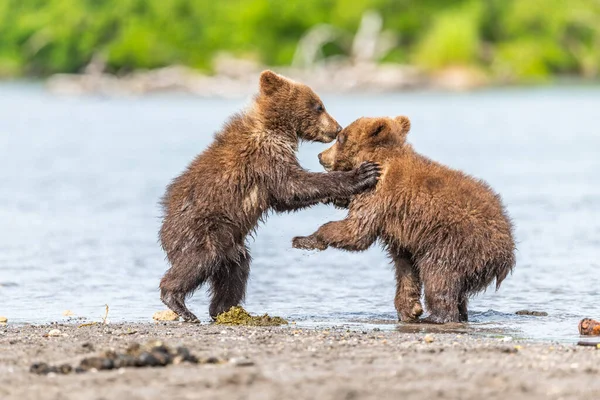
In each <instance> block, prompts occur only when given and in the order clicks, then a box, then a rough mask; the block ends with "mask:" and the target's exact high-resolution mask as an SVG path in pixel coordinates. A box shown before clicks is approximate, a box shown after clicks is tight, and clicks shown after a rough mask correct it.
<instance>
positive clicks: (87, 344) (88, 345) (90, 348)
mask: <svg viewBox="0 0 600 400" xmlns="http://www.w3.org/2000/svg"><path fill="white" fill-rule="evenodd" d="M81 347H83V348H84V349H86V350H87V351H94V345H93V344H91V343H90V342H85V343H84V344H82V345H81Z"/></svg>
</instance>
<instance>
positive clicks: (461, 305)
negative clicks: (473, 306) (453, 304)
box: [458, 293, 469, 322]
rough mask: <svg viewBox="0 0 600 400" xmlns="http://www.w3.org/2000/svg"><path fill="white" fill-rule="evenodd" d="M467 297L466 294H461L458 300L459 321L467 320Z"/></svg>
mask: <svg viewBox="0 0 600 400" xmlns="http://www.w3.org/2000/svg"><path fill="white" fill-rule="evenodd" d="M468 303H469V299H468V297H467V295H466V294H464V293H463V294H461V295H460V299H459V302H458V319H459V321H460V322H469V312H468V311H467V305H468Z"/></svg>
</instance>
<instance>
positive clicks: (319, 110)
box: [315, 104, 325, 113]
mask: <svg viewBox="0 0 600 400" xmlns="http://www.w3.org/2000/svg"><path fill="white" fill-rule="evenodd" d="M315 111H316V112H318V113H322V112H323V111H325V108H323V104H317V105H315Z"/></svg>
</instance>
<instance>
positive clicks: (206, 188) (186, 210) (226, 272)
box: [160, 71, 380, 321]
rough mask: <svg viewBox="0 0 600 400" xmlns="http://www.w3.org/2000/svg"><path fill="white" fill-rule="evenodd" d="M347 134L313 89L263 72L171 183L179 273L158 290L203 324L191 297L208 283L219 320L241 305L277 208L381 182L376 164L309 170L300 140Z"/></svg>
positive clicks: (171, 247)
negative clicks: (263, 227)
mask: <svg viewBox="0 0 600 400" xmlns="http://www.w3.org/2000/svg"><path fill="white" fill-rule="evenodd" d="M340 130H341V127H340V126H339V124H338V123H337V122H336V121H335V120H334V119H333V118H332V117H331V116H330V115H329V114H328V113H327V112H326V111H325V108H324V107H323V103H322V102H321V99H320V98H319V97H318V96H317V95H316V94H315V93H314V92H313V91H312V90H311V89H310V88H309V87H308V86H306V85H302V84H300V83H296V82H293V81H291V80H289V79H286V78H284V77H281V76H279V75H277V74H275V73H273V72H271V71H265V72H263V73H262V74H261V76H260V93H259V94H258V95H257V96H256V97H255V99H254V101H253V104H252V105H251V106H250V108H249V109H248V110H247V111H245V112H242V113H240V114H237V115H234V116H233V117H231V119H230V120H229V121H228V122H227V123H226V124H225V126H224V127H223V129H222V130H221V131H220V132H219V133H217V135H216V137H215V140H214V142H213V143H212V144H211V145H210V146H209V147H208V148H207V149H206V150H205V151H204V152H203V153H202V154H200V155H199V156H197V157H196V159H194V160H193V161H192V163H191V164H190V165H189V166H188V167H187V169H186V170H185V172H184V173H183V174H182V175H180V176H179V177H177V178H175V179H174V180H173V182H172V183H171V184H170V185H169V186H168V187H167V190H166V194H165V196H164V198H163V201H162V205H163V209H164V218H163V223H162V227H161V229H160V242H161V245H162V247H163V249H164V250H165V252H166V253H167V258H168V260H169V262H170V264H171V268H170V269H169V270H168V271H167V272H166V274H165V275H164V277H163V278H162V280H161V282H160V291H161V300H162V301H163V302H164V303H165V304H166V305H167V306H168V307H169V308H170V309H171V310H173V311H175V312H176V313H177V314H179V315H180V316H181V317H183V319H184V320H186V321H196V320H197V318H196V316H195V315H194V314H192V313H191V312H190V310H188V308H187V307H186V305H185V299H186V296H189V295H191V294H192V293H193V292H194V291H195V290H196V289H197V288H198V287H200V285H202V284H203V283H204V282H206V281H208V282H209V283H210V285H211V295H212V296H211V297H212V298H211V302H210V308H209V313H210V315H211V317H213V318H215V317H216V316H217V315H218V314H220V313H222V312H223V311H226V310H228V309H229V308H230V307H232V306H235V305H238V304H239V303H240V302H241V301H242V300H243V298H244V295H245V292H246V281H247V280H248V274H249V271H250V254H249V252H248V248H247V247H246V243H245V240H246V236H247V235H248V234H249V233H251V232H252V231H253V230H254V229H255V228H256V225H257V224H258V222H259V221H260V220H261V219H262V218H263V217H265V216H266V214H267V212H268V211H269V210H275V211H291V210H297V209H300V208H303V207H308V206H311V205H314V204H316V203H318V202H320V201H322V200H324V199H326V198H330V197H349V196H352V195H353V194H357V193H360V192H363V191H365V190H367V189H369V188H371V187H373V186H374V185H375V184H376V183H377V179H378V177H379V174H380V167H379V166H378V165H377V164H373V163H363V164H362V165H361V166H359V167H358V168H356V169H354V170H348V171H340V172H335V173H329V174H328V173H309V172H307V171H305V170H304V169H302V167H301V166H300V164H299V162H298V159H297V158H296V150H297V148H298V141H299V140H312V141H319V142H331V141H332V140H333V139H335V137H336V134H337V133H338V132H339V131H340Z"/></svg>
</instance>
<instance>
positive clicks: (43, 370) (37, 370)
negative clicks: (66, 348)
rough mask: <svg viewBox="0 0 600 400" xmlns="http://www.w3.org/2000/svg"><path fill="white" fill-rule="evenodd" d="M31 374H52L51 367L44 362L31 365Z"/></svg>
mask: <svg viewBox="0 0 600 400" xmlns="http://www.w3.org/2000/svg"><path fill="white" fill-rule="evenodd" d="M29 372H31V373H34V374H38V375H46V374H47V373H48V372H50V366H49V365H48V364H46V363H43V362H41V363H34V364H31V367H29Z"/></svg>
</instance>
